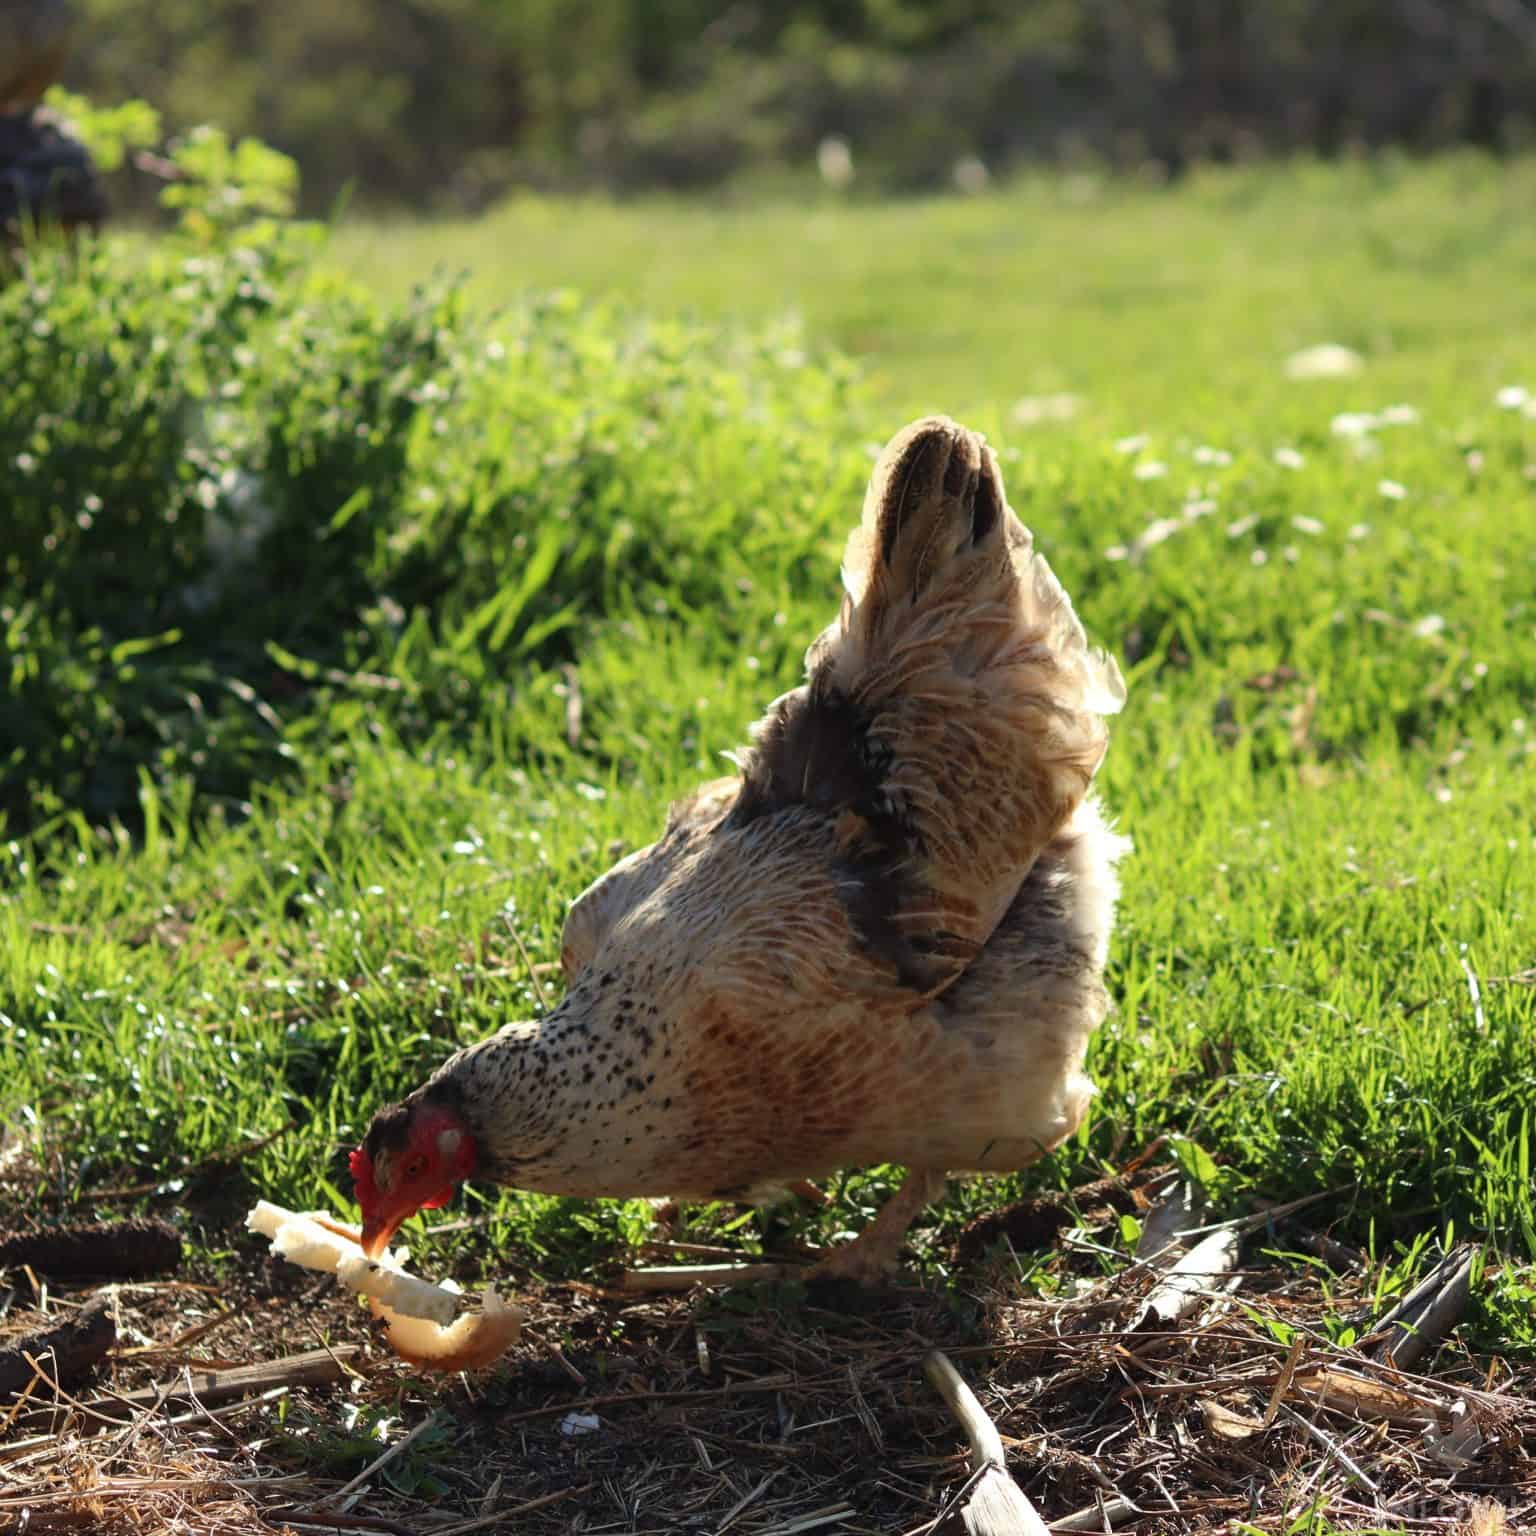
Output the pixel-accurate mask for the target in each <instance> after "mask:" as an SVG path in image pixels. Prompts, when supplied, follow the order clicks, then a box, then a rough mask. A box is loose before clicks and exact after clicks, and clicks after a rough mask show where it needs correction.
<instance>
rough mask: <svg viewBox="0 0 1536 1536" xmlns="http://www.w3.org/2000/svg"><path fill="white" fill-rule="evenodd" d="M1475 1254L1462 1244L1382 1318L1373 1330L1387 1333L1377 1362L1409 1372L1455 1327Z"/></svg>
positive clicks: (1466, 1294)
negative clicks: (1431, 1347) (1386, 1363)
mask: <svg viewBox="0 0 1536 1536" xmlns="http://www.w3.org/2000/svg"><path fill="white" fill-rule="evenodd" d="M1474 1253H1475V1250H1474V1249H1472V1248H1471V1247H1470V1246H1468V1245H1465V1244H1464V1245H1462V1246H1461V1247H1459V1248H1453V1249H1452V1250H1451V1251H1450V1252H1449V1253H1448V1254H1446V1256H1445V1257H1444V1258H1443V1259H1441V1261H1440V1262H1439V1263H1438V1264H1437V1265H1435V1267H1434V1268H1433V1269H1432V1270H1431V1271H1430V1272H1429V1274H1427V1275H1426V1276H1425V1277H1424V1278H1423V1279H1422V1280H1421V1281H1420V1282H1419V1283H1418V1284H1417V1285H1416V1286H1414V1288H1413V1289H1412V1290H1411V1291H1409V1292H1408V1294H1407V1295H1406V1296H1404V1297H1403V1299H1402V1300H1401V1301H1400V1302H1398V1304H1397V1305H1396V1306H1395V1307H1394V1308H1393V1309H1392V1310H1391V1311H1390V1312H1389V1313H1388V1314H1387V1315H1386V1316H1385V1317H1384V1318H1382V1320H1381V1322H1380V1323H1379V1324H1378V1325H1377V1327H1376V1329H1373V1330H1372V1331H1373V1332H1379V1331H1380V1330H1381V1329H1388V1330H1389V1331H1388V1333H1387V1336H1386V1338H1384V1339H1383V1340H1382V1341H1381V1342H1380V1343H1379V1344H1378V1345H1377V1346H1376V1349H1375V1350H1374V1351H1373V1354H1374V1357H1375V1358H1376V1359H1377V1360H1384V1361H1389V1362H1390V1363H1392V1364H1393V1365H1396V1366H1399V1367H1401V1368H1402V1369H1404V1370H1411V1369H1412V1368H1413V1366H1414V1365H1415V1364H1416V1363H1417V1362H1418V1360H1419V1359H1420V1357H1421V1356H1423V1354H1424V1353H1425V1351H1426V1350H1428V1349H1429V1347H1430V1346H1431V1345H1432V1344H1438V1343H1439V1342H1440V1340H1441V1339H1443V1338H1444V1337H1445V1336H1446V1334H1448V1333H1449V1332H1450V1331H1451V1329H1452V1328H1454V1327H1455V1326H1456V1324H1457V1323H1458V1322H1459V1321H1460V1320H1461V1315H1462V1313H1463V1312H1465V1311H1466V1310H1467V1302H1468V1301H1469V1300H1470V1299H1471V1295H1472V1260H1473V1257H1474Z"/></svg>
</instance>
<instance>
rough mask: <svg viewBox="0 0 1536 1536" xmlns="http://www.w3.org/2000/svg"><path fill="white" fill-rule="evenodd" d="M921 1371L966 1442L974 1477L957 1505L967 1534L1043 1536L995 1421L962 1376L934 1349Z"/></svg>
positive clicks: (1044, 1525) (1035, 1513) (1040, 1524)
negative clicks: (1011, 1470) (1012, 1471)
mask: <svg viewBox="0 0 1536 1536" xmlns="http://www.w3.org/2000/svg"><path fill="white" fill-rule="evenodd" d="M923 1374H924V1375H925V1376H926V1377H927V1378H928V1380H929V1383H930V1384H931V1385H932V1387H933V1389H934V1391H936V1392H937V1393H938V1394H939V1396H940V1397H942V1398H943V1399H944V1401H945V1403H946V1405H947V1406H948V1408H949V1411H950V1412H951V1413H952V1414H954V1416H955V1418H956V1419H958V1420H959V1422H960V1428H961V1429H962V1430H963V1431H964V1432H965V1438H966V1440H967V1441H969V1442H970V1447H971V1469H972V1471H973V1472H974V1474H975V1477H974V1481H973V1485H972V1487H971V1491H970V1494H969V1496H968V1497H967V1499H966V1500H965V1503H964V1505H963V1506H962V1507H961V1510H960V1519H961V1522H962V1524H963V1525H964V1528H965V1530H966V1531H967V1532H969V1533H970V1536H1047V1530H1046V1524H1045V1521H1044V1520H1042V1519H1041V1518H1040V1514H1039V1512H1038V1511H1037V1510H1036V1509H1035V1507H1034V1505H1033V1504H1031V1503H1030V1502H1029V1500H1028V1499H1026V1498H1025V1497H1024V1493H1023V1490H1022V1489H1021V1488H1020V1487H1019V1485H1018V1484H1017V1483H1015V1482H1014V1480H1013V1479H1012V1478H1011V1477H1009V1475H1008V1463H1007V1461H1006V1459H1005V1458H1004V1456H1003V1442H1002V1438H1001V1437H1000V1436H999V1435H998V1432H997V1426H996V1425H995V1424H994V1423H993V1422H992V1420H991V1419H989V1418H988V1417H987V1415H986V1412H985V1410H983V1408H982V1406H981V1404H980V1403H979V1402H977V1400H976V1394H975V1393H974V1392H972V1391H971V1389H970V1388H969V1387H968V1386H967V1385H966V1384H965V1378H964V1377H962V1376H961V1374H960V1373H959V1371H957V1370H956V1369H955V1367H954V1366H953V1364H951V1363H950V1361H949V1359H948V1358H947V1357H946V1356H945V1354H944V1353H943V1351H942V1350H937V1349H934V1350H930V1351H929V1352H928V1354H927V1355H926V1356H925V1357H924V1359H923Z"/></svg>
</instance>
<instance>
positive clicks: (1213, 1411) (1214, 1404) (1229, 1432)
mask: <svg viewBox="0 0 1536 1536" xmlns="http://www.w3.org/2000/svg"><path fill="white" fill-rule="evenodd" d="M1200 1411H1201V1413H1203V1414H1204V1415H1205V1427H1206V1428H1207V1429H1208V1430H1210V1432H1211V1433H1212V1434H1213V1435H1217V1436H1219V1437H1220V1438H1221V1439H1223V1440H1249V1439H1251V1438H1252V1437H1253V1436H1254V1435H1257V1434H1260V1433H1262V1432H1263V1429H1264V1426H1263V1425H1262V1424H1261V1423H1260V1422H1259V1421H1258V1420H1257V1419H1250V1418H1249V1417H1248V1416H1247V1415H1246V1414H1241V1413H1234V1412H1233V1411H1232V1409H1230V1408H1228V1407H1227V1406H1226V1404H1224V1403H1220V1402H1218V1401H1217V1400H1216V1399H1215V1398H1214V1397H1208V1398H1206V1399H1205V1400H1204V1401H1203V1402H1202V1403H1201V1404H1200Z"/></svg>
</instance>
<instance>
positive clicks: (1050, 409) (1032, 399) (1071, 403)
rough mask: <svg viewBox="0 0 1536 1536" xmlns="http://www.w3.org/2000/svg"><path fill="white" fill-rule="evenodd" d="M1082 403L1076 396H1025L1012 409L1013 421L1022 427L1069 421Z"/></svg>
mask: <svg viewBox="0 0 1536 1536" xmlns="http://www.w3.org/2000/svg"><path fill="white" fill-rule="evenodd" d="M1081 405H1082V401H1081V400H1079V399H1078V397H1077V396H1076V395H1025V396H1024V398H1023V399H1022V400H1020V401H1019V402H1018V403H1017V404H1016V405H1015V406H1014V408H1013V419H1014V420H1015V421H1016V422H1018V423H1019V425H1020V426H1023V427H1032V426H1034V425H1035V424H1036V423H1037V422H1042V421H1070V420H1071V419H1072V417H1074V416H1075V415H1077V412H1078V408H1079V407H1080V406H1081Z"/></svg>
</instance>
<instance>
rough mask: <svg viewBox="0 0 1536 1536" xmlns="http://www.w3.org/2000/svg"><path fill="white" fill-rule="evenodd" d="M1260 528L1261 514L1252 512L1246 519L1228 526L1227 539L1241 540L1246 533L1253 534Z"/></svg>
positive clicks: (1238, 520) (1239, 519)
mask: <svg viewBox="0 0 1536 1536" xmlns="http://www.w3.org/2000/svg"><path fill="white" fill-rule="evenodd" d="M1258 526H1259V514H1258V513H1257V512H1250V513H1249V514H1248V515H1247V516H1246V517H1240V518H1238V519H1237V520H1236V521H1235V522H1231V523H1228V524H1227V537H1228V538H1229V539H1240V538H1242V536H1243V535H1244V534H1245V533H1252V532H1253V530H1254V529H1255V528H1257V527H1258Z"/></svg>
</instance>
